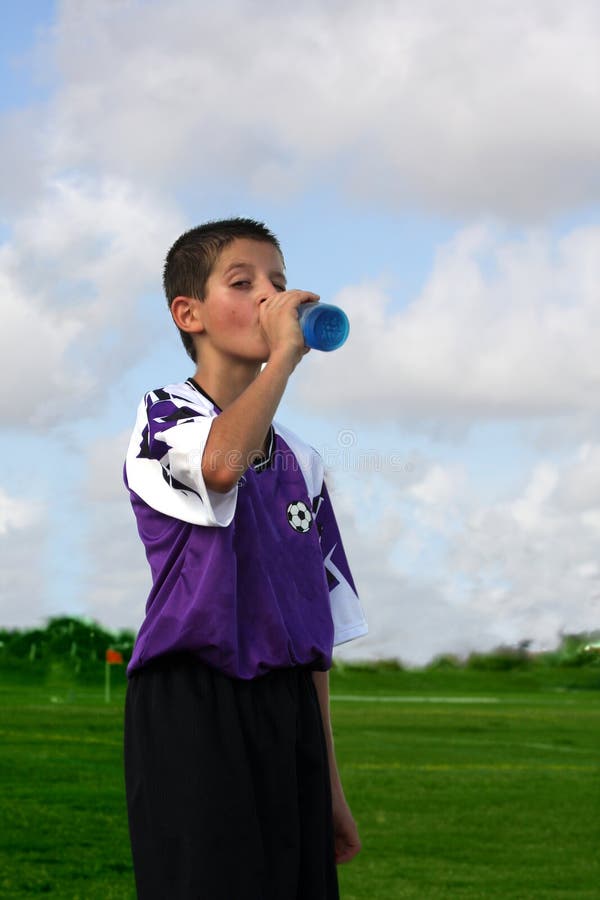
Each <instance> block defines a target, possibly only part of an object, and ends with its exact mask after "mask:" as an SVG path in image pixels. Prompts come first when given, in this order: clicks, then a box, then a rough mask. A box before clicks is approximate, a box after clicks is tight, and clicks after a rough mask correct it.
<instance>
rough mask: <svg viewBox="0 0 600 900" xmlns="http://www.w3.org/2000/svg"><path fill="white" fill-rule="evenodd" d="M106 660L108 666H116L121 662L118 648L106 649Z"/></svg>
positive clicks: (121, 658) (121, 657) (121, 656)
mask: <svg viewBox="0 0 600 900" xmlns="http://www.w3.org/2000/svg"><path fill="white" fill-rule="evenodd" d="M106 662H107V663H108V664H109V666H116V665H118V664H119V663H122V662H123V654H122V653H119V651H118V650H107V651H106Z"/></svg>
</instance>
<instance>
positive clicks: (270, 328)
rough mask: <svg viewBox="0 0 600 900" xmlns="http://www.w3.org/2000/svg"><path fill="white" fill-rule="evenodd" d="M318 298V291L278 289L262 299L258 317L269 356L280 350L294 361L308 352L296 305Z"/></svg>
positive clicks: (297, 360)
mask: <svg viewBox="0 0 600 900" xmlns="http://www.w3.org/2000/svg"><path fill="white" fill-rule="evenodd" d="M318 299H319V295H318V294H313V293H311V292H310V291H278V292H277V293H276V294H273V295H272V296H271V297H267V298H266V299H265V300H263V301H262V302H261V304H260V307H259V321H260V327H261V328H262V330H263V332H264V335H265V337H266V339H267V343H268V345H269V348H270V351H271V353H270V357H272V356H273V355H275V354H277V353H280V352H281V353H285V354H286V355H287V354H289V355H290V357H291V358H292V360H293V362H294V364H296V363H297V362H299V360H300V359H301V357H302V356H304V354H305V353H308V349H309V348H308V347H306V346H305V344H304V337H303V335H302V329H301V328H300V323H299V322H298V312H297V309H298V307H299V306H300V304H301V303H305V302H306V301H308V300H313V301H317V300H318Z"/></svg>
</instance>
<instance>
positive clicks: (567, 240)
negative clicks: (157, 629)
mask: <svg viewBox="0 0 600 900" xmlns="http://www.w3.org/2000/svg"><path fill="white" fill-rule="evenodd" d="M599 101H600V7H599V6H598V4H597V2H596V0H571V3H569V4H565V3H564V2H560V3H559V2H555V0H485V2H476V0H423V2H421V3H419V4H415V3H413V2H409V0H372V2H370V3H368V4H366V3H363V2H359V0H345V2H343V3H342V2H341V0H321V2H313V0H307V2H303V0H297V2H294V3H291V2H277V3H275V2H271V0H262V2H260V3H259V2H256V0H223V2H221V3H219V4H211V5H209V6H208V7H207V6H206V5H205V4H200V3H197V2H196V0H169V2H166V0H64V2H50V0H29V2H28V3H26V4H7V5H6V9H5V10H4V15H3V28H2V33H1V35H0V164H1V167H0V171H1V175H0V303H1V305H2V329H1V330H0V347H1V351H2V353H1V358H2V368H3V380H4V384H3V391H2V393H1V398H2V399H1V403H2V410H1V417H0V427H1V428H2V432H3V434H2V446H3V454H2V469H1V471H0V554H1V571H2V575H1V582H0V625H2V626H4V627H33V626H36V625H40V624H43V623H44V622H45V621H46V620H47V618H48V617H50V616H53V615H62V614H67V615H78V616H86V617H90V618H93V619H95V620H97V621H99V622H101V623H102V624H103V625H105V626H107V627H110V628H115V629H116V628H122V627H123V628H131V629H133V630H137V628H138V627H139V625H140V624H141V621H142V618H143V615H144V606H145V602H146V598H147V594H148V591H149V588H150V576H149V569H148V566H147V563H146V559H145V556H144V551H143V547H142V545H141V543H140V541H139V538H138V535H137V530H136V526H135V520H134V518H133V513H132V511H131V508H130V506H129V500H128V495H127V493H126V491H125V488H124V485H123V483H122V476H121V472H122V464H123V457H124V454H125V450H126V447H127V443H128V439H129V434H130V432H131V429H132V427H133V423H134V421H135V413H136V408H137V405H138V403H139V401H140V399H141V398H142V396H143V395H144V393H145V392H146V391H149V390H152V389H154V388H157V387H160V386H162V385H164V384H168V383H173V382H177V381H183V380H185V378H187V377H188V376H189V375H191V374H193V369H194V367H193V364H192V363H191V361H190V360H189V359H188V357H187V356H186V355H185V351H184V349H183V346H182V345H181V343H180V340H179V336H178V334H177V331H176V329H175V327H174V325H173V323H172V322H171V320H170V316H169V313H168V309H167V307H166V303H165V300H164V297H163V295H162V291H161V269H162V264H163V260H164V256H165V254H166V251H167V250H168V248H169V247H170V245H171V244H172V243H173V241H174V240H175V238H176V237H177V236H178V235H179V234H180V233H181V232H183V231H184V230H186V229H187V228H189V227H192V226H194V225H197V224H200V223H201V222H204V221H207V220H209V219H213V218H225V217H229V216H233V215H239V216H250V217H252V218H257V219H260V220H262V221H265V222H266V223H267V224H268V225H269V227H270V228H272V230H274V231H275V233H276V234H277V235H278V237H279V238H280V240H281V243H282V246H283V249H284V253H285V258H286V265H287V275H288V283H289V284H290V286H292V287H297V288H302V289H305V290H311V291H315V292H317V293H319V294H320V296H321V298H322V299H323V300H327V301H329V302H334V303H337V304H339V305H341V306H343V307H344V309H345V310H346V311H347V313H348V316H349V319H350V323H351V333H350V338H349V340H348V342H347V343H346V344H345V346H344V347H343V348H341V349H340V350H338V351H336V352H335V353H331V354H324V353H319V352H318V351H314V352H312V353H310V354H308V356H306V357H305V358H304V359H303V361H302V363H301V364H300V365H299V366H298V368H297V369H296V371H295V372H294V374H293V376H292V379H291V381H290V383H289V386H288V390H287V392H286V396H285V398H284V401H283V403H282V405H281V407H280V409H279V411H278V414H277V418H278V419H279V420H280V421H282V422H284V423H285V424H286V425H287V426H288V427H290V428H292V429H293V430H295V431H297V432H299V433H300V434H301V435H302V436H303V438H304V439H305V440H307V441H308V442H309V443H311V444H312V445H313V446H314V447H315V448H316V449H317V450H319V452H320V453H321V454H322V456H323V459H324V461H325V464H326V467H327V473H328V474H327V478H328V482H329V484H330V490H331V493H332V496H333V501H334V505H335V508H336V512H337V516H338V520H339V523H340V527H341V530H342V534H343V536H344V543H345V546H346V550H347V553H348V556H349V559H350V562H351V567H352V570H353V573H354V576H355V581H356V583H357V588H358V590H359V594H360V596H361V600H362V603H363V606H364V608H365V611H366V614H367V618H368V621H369V635H368V636H367V637H365V638H362V639H360V640H356V641H353V642H351V643H349V644H347V645H344V646H342V647H340V648H338V649H337V650H336V655H337V656H338V658H340V659H358V658H360V659H374V658H378V657H379V658H380V657H388V658H392V657H393V658H398V659H401V660H402V661H403V662H404V663H406V664H408V665H420V664H423V663H425V662H427V661H428V660H430V659H432V658H434V657H435V656H436V655H439V654H442V653H455V654H459V655H465V654H467V653H469V652H472V651H475V650H480V651H485V650H489V649H492V648H493V647H496V646H499V645H515V644H518V643H519V642H521V641H530V642H531V646H532V647H533V648H536V649H544V648H549V647H553V646H555V645H556V643H557V642H558V640H559V639H560V635H561V634H565V633H576V632H581V631H592V630H595V629H599V628H600V557H599V553H598V547H599V542H600V416H599V414H598V397H599V389H600V354H599V353H598V337H599V334H600V296H599V295H600V289H599V285H600V116H598V109H599V108H600V103H599Z"/></svg>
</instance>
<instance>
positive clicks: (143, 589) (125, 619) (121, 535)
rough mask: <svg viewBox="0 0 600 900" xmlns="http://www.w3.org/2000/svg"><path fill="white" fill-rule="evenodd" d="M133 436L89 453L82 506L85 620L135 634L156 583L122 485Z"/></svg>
mask: <svg viewBox="0 0 600 900" xmlns="http://www.w3.org/2000/svg"><path fill="white" fill-rule="evenodd" d="M129 436H130V431H129V430H127V431H124V432H121V433H119V434H117V435H112V436H110V437H107V438H104V439H101V440H97V441H95V442H94V444H93V446H91V447H90V448H88V451H87V478H86V480H85V482H84V484H83V485H82V488H81V502H82V504H83V506H84V507H85V508H86V509H87V510H89V519H88V523H89V531H88V539H87V542H86V555H87V559H86V565H85V572H86V574H85V579H84V584H83V585H82V589H83V596H84V597H85V606H86V615H89V616H91V617H92V618H95V619H97V620H98V621H100V622H103V623H105V624H107V625H108V626H109V627H113V628H132V629H134V630H137V629H138V628H139V626H140V625H141V623H142V621H143V617H144V606H145V603H146V599H147V597H148V593H149V591H150V588H151V585H152V581H151V577H150V569H149V567H148V563H147V560H146V556H145V553H144V548H143V545H142V543H141V541H140V539H139V536H138V533H137V527H136V522H135V517H134V514H133V511H132V509H131V506H130V504H129V498H128V494H127V490H126V488H125V485H124V482H123V461H124V458H125V453H126V450H127V444H128V442H129Z"/></svg>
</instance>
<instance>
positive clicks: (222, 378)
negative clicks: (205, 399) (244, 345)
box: [193, 360, 262, 410]
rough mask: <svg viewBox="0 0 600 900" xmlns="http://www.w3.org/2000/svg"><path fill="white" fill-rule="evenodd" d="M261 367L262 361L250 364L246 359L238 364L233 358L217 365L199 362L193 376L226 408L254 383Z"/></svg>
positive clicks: (220, 405)
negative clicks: (232, 360)
mask: <svg viewBox="0 0 600 900" xmlns="http://www.w3.org/2000/svg"><path fill="white" fill-rule="evenodd" d="M261 368H262V365H261V363H250V364H248V362H246V361H245V360H244V361H243V362H241V361H240V363H239V364H238V365H235V364H232V362H231V360H228V361H227V363H226V364H224V365H217V366H214V365H213V366H206V365H202V364H201V363H198V366H197V367H196V371H195V373H194V376H193V378H194V381H196V382H197V383H198V384H199V385H200V387H201V388H202V389H203V390H204V391H206V393H207V394H208V395H209V397H212V399H213V400H214V402H215V403H216V404H217V406H218V407H219V409H221V410H224V409H226V408H227V407H228V406H229V405H230V404H231V403H233V401H234V400H237V398H238V397H239V396H240V394H242V393H243V392H244V391H245V390H246V388H247V387H248V386H249V385H250V384H252V382H253V381H254V379H255V378H256V376H257V375H258V374H259V373H260V370H261Z"/></svg>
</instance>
